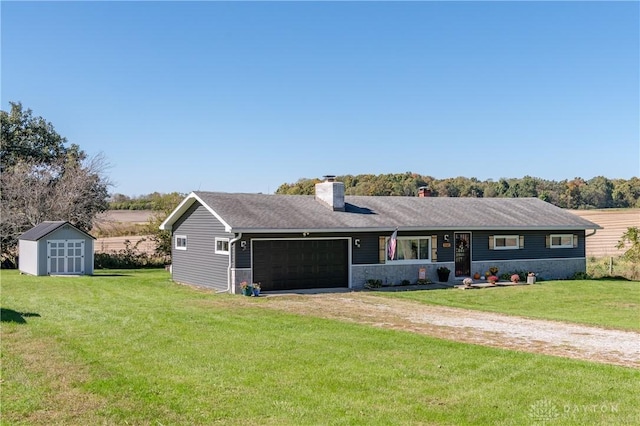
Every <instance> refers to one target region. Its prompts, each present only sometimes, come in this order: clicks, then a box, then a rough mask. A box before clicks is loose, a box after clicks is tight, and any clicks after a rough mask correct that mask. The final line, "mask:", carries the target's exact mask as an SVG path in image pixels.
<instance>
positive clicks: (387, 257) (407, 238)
mask: <svg viewBox="0 0 640 426" xmlns="http://www.w3.org/2000/svg"><path fill="white" fill-rule="evenodd" d="M390 239H391V238H390V237H387V238H386V239H385V247H389V240H390ZM416 239H417V240H428V242H429V246H428V247H427V258H426V259H401V260H398V259H393V260H390V259H389V254H388V252H387V255H386V256H385V260H386V263H395V264H402V263H407V264H410V263H426V262H431V235H416V236H402V237H398V241H402V240H416ZM397 250H398V249H397V246H396V252H397Z"/></svg>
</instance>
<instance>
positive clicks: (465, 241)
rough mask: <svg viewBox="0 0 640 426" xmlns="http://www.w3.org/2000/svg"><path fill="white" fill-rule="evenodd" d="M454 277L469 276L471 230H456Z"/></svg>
mask: <svg viewBox="0 0 640 426" xmlns="http://www.w3.org/2000/svg"><path fill="white" fill-rule="evenodd" d="M454 237H455V241H456V257H455V268H456V271H455V272H456V274H455V276H456V277H470V276H471V232H456V233H455V234H454Z"/></svg>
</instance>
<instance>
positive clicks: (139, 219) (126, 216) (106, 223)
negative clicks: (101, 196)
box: [94, 210, 155, 254]
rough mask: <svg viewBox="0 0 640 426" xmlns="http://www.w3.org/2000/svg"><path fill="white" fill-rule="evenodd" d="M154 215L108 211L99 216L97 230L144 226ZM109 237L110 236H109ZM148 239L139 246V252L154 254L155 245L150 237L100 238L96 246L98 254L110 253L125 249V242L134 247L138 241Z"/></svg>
mask: <svg viewBox="0 0 640 426" xmlns="http://www.w3.org/2000/svg"><path fill="white" fill-rule="evenodd" d="M152 214H153V211H151V210H108V211H106V212H104V213H101V214H100V215H98V220H97V222H96V225H95V226H96V228H97V229H106V230H109V229H114V228H118V227H121V226H122V225H144V224H146V223H147V222H148V221H149V218H150V217H151V215H152ZM107 235H108V234H107ZM142 239H146V241H143V242H142V243H140V245H139V246H138V250H139V251H142V252H147V253H149V254H152V253H153V252H154V250H155V246H154V244H153V243H152V242H151V240H150V239H149V237H148V236H145V235H130V236H126V237H105V238H98V239H97V240H96V242H95V245H94V251H95V252H96V253H104V252H110V251H120V250H122V249H124V248H125V241H126V240H129V241H130V242H131V245H132V246H134V245H135V244H136V243H137V242H138V241H140V240H142Z"/></svg>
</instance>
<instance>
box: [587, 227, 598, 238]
mask: <svg viewBox="0 0 640 426" xmlns="http://www.w3.org/2000/svg"><path fill="white" fill-rule="evenodd" d="M596 232H598V230H597V229H594V230H593V232H592V233H590V234H584V237H585V238H589V237H592V236H594V235H596Z"/></svg>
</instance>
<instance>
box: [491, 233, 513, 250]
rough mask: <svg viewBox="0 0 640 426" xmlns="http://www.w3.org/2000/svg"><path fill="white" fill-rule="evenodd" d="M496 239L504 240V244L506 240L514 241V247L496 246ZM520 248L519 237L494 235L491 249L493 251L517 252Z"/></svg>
mask: <svg viewBox="0 0 640 426" xmlns="http://www.w3.org/2000/svg"><path fill="white" fill-rule="evenodd" d="M498 238H504V239H505V243H506V240H507V239H514V240H516V245H515V246H498V245H497V244H496V239H498ZM519 248H520V235H494V236H493V249H494V250H518V249H519Z"/></svg>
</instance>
